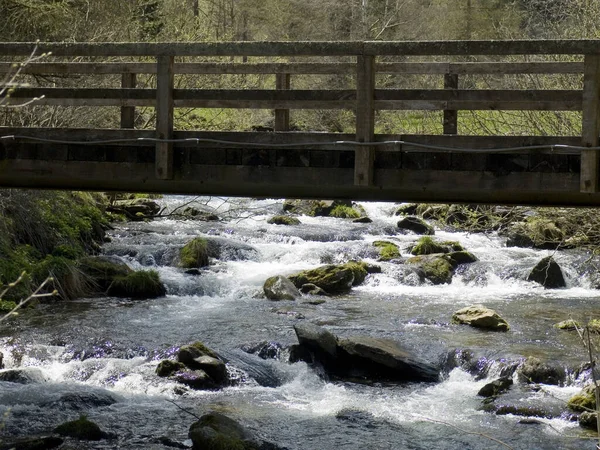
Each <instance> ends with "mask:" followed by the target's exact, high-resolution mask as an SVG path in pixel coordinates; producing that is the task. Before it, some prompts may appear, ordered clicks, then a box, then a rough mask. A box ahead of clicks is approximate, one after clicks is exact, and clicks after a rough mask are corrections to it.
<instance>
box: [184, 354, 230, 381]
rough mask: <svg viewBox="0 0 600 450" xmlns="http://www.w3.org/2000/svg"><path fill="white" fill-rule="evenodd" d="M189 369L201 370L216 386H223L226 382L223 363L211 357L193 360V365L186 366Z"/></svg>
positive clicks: (204, 356)
mask: <svg viewBox="0 0 600 450" xmlns="http://www.w3.org/2000/svg"><path fill="white" fill-rule="evenodd" d="M187 366H188V367H189V368H191V369H195V370H203V371H204V372H206V373H207V374H208V376H209V377H210V378H212V380H213V381H214V382H215V383H216V384H224V383H225V382H226V381H227V367H226V365H225V363H224V362H223V361H221V360H220V359H218V358H213V357H212V356H208V355H203V356H199V357H198V358H194V360H193V363H189V364H187Z"/></svg>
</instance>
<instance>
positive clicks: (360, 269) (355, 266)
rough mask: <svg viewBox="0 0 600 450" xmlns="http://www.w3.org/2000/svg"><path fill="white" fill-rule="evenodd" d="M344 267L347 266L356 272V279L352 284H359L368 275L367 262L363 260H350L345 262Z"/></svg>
mask: <svg viewBox="0 0 600 450" xmlns="http://www.w3.org/2000/svg"><path fill="white" fill-rule="evenodd" d="M344 267H347V268H348V269H350V270H351V271H352V273H353V274H354V281H353V282H352V286H358V285H359V284H361V283H362V282H363V281H365V278H366V277H367V274H368V272H367V263H365V262H362V261H348V262H347V263H346V264H344Z"/></svg>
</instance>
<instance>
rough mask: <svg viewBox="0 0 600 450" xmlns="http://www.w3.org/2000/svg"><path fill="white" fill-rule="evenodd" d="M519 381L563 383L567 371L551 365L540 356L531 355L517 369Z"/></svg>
mask: <svg viewBox="0 0 600 450" xmlns="http://www.w3.org/2000/svg"><path fill="white" fill-rule="evenodd" d="M517 374H518V377H519V381H521V382H523V383H543V384H553V385H559V384H562V383H563V382H564V380H565V372H564V370H561V369H559V368H557V367H553V366H550V365H548V364H546V363H544V362H543V361H541V360H540V359H539V358H536V357H529V358H527V359H526V360H525V361H523V363H522V364H521V366H520V367H519V368H518V369H517Z"/></svg>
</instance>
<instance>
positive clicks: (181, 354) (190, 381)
mask: <svg viewBox="0 0 600 450" xmlns="http://www.w3.org/2000/svg"><path fill="white" fill-rule="evenodd" d="M156 372H157V375H159V376H166V377H172V378H173V379H174V380H175V381H177V382H179V383H182V384H185V385H187V386H189V387H191V388H193V389H218V388H220V387H223V386H224V385H226V384H227V383H229V381H230V380H229V375H228V372H227V366H226V364H225V362H224V361H223V360H222V359H221V358H219V356H218V355H217V354H216V353H215V352H213V351H212V350H210V349H209V348H208V347H206V346H205V345H204V344H202V343H201V342H195V343H193V344H190V345H184V346H182V347H181V348H180V349H179V351H178V352H177V361H176V362H175V361H168V360H167V361H162V362H161V363H160V364H159V365H158V367H157V368H156ZM159 372H160V373H159Z"/></svg>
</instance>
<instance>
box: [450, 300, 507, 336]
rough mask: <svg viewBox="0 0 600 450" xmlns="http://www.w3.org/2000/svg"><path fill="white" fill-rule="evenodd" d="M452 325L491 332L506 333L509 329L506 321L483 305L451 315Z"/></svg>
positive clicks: (463, 309) (467, 308)
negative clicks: (462, 325) (463, 325)
mask: <svg viewBox="0 0 600 450" xmlns="http://www.w3.org/2000/svg"><path fill="white" fill-rule="evenodd" d="M452 323H456V324H465V325H470V326H472V327H475V328H481V329H484V330H491V331H508V330H509V329H510V327H509V325H508V323H507V322H506V320H504V319H503V318H502V317H500V316H499V315H498V313H497V312H496V311H494V310H493V309H490V308H486V307H485V306H483V305H474V306H468V307H466V308H462V309H460V310H458V311H456V312H455V313H454V314H453V315H452Z"/></svg>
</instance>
